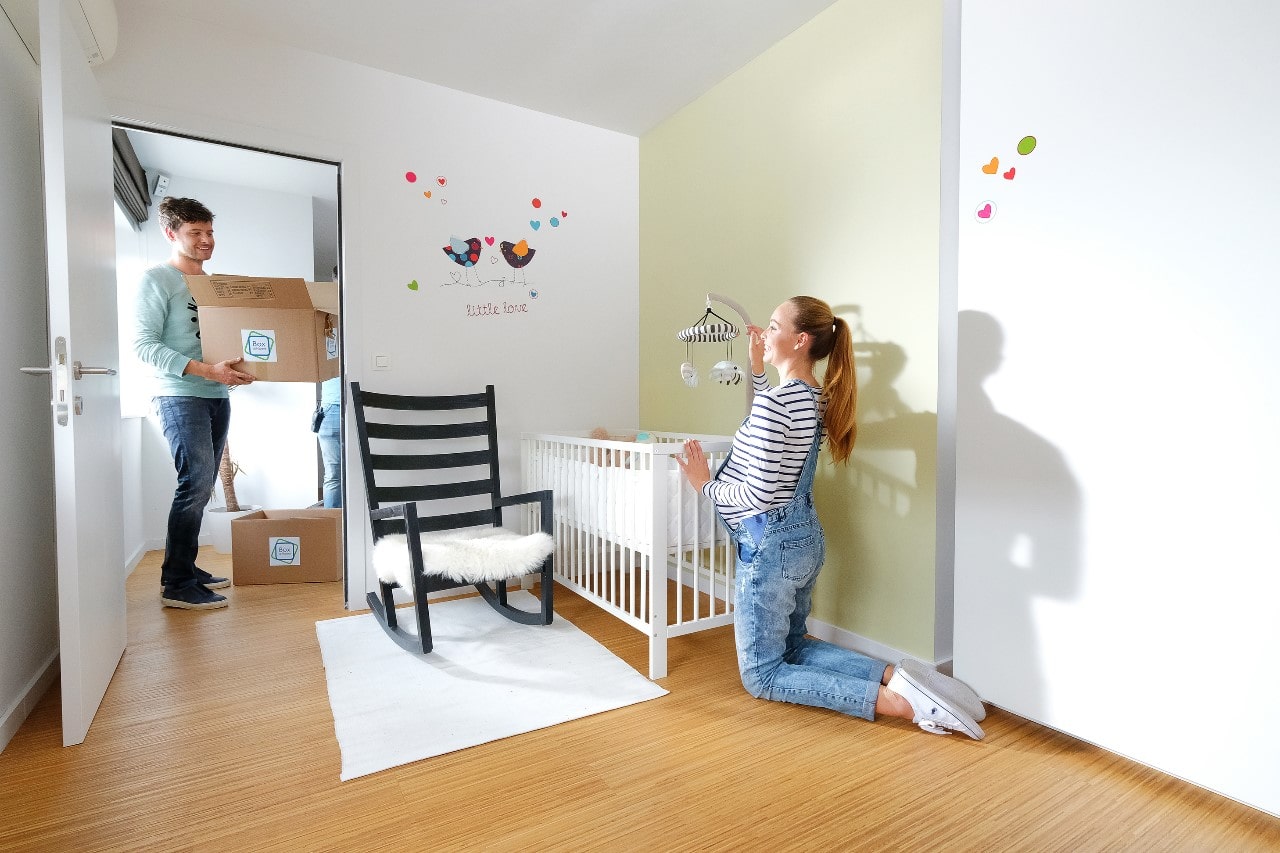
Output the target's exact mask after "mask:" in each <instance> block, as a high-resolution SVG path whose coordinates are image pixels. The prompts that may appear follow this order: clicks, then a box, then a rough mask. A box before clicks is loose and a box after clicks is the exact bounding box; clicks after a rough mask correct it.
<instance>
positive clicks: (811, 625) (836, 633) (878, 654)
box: [807, 616, 951, 675]
mask: <svg viewBox="0 0 1280 853" xmlns="http://www.w3.org/2000/svg"><path fill="white" fill-rule="evenodd" d="M807 627H808V629H809V634H810V635H812V636H814V637H817V638H818V639H819V640H825V641H827V642H828V643H831V644H832V645H835V646H839V647H840V648H842V649H852V650H853V651H855V652H858V653H859V654H863V655H866V656H867V657H869V658H875V659H876V660H882V661H885V662H886V663H891V664H896V663H897V662H898V661H900V660H902V659H903V658H912V659H913V660H918V661H920V662H921V663H923V664H925V665H926V666H930V667H933V668H934V669H936V670H938V672H941V673H944V674H946V675H950V674H951V659H950V658H947V659H946V660H942V661H932V660H925V659H923V658H919V657H916V656H915V655H909V654H907V653H906V652H902V651H899V650H898V649H895V648H894V647H893V646H887V645H885V644H884V643H878V642H876V641H875V640H871V639H868V638H866V637H864V636H862V635H861V634H855V633H854V632H853V631H847V630H845V629H844V628H837V627H836V626H835V625H829V624H827V623H826V622H822V621H820V620H818V619H814V618H813V617H812V616H810V617H809V621H808V623H807Z"/></svg>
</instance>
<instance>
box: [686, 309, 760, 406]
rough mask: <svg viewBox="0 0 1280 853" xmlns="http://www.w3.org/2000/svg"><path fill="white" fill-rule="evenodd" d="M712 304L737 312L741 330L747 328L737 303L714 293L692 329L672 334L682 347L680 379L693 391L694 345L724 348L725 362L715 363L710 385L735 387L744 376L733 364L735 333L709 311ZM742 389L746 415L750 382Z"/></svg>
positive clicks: (695, 382) (735, 329)
mask: <svg viewBox="0 0 1280 853" xmlns="http://www.w3.org/2000/svg"><path fill="white" fill-rule="evenodd" d="M712 301H716V302H720V303H722V304H724V305H727V306H729V307H730V308H732V309H733V310H735V311H737V312H738V316H739V317H741V318H742V324H743V326H744V327H746V326H750V325H751V320H750V319H748V317H747V312H746V311H745V310H743V308H742V306H741V305H739V304H738V303H737V302H734V301H733V300H732V299H728V298H726V297H724V296H719V295H717V294H715V293H708V294H707V310H706V311H705V312H704V313H703V315H702V317H701V318H700V319H699V320H698V322H696V323H694V324H693V325H692V326H690V327H688V328H687V329H681V330H680V331H679V332H677V333H676V338H677V339H678V340H681V341H683V342H684V344H685V362H684V363H683V364H681V365H680V378H681V379H683V380H684V384H686V385H688V386H689V387H690V388H696V387H697V385H698V370H697V368H696V367H695V366H694V364H693V345H694V344H696V343H723V344H724V345H725V358H724V359H722V360H721V361H718V362H716V363H715V365H714V366H713V367H712V368H711V371H710V372H709V373H708V374H707V375H708V376H709V377H710V378H711V379H712V380H713V381H715V382H718V383H720V384H721V385H738V384H741V383H742V380H743V379H744V378H745V376H746V374H745V373H744V372H743V370H742V368H741V367H739V366H738V365H737V364H736V363H735V362H734V361H733V339H734V338H736V337H737V336H738V334H739V329H738V327H737V326H735V325H734V324H733V323H731V322H730V321H728V320H726V319H725V318H724V317H721V316H720V315H719V314H717V313H716V312H715V311H713V310H712V309H711V303H712ZM746 389H747V410H748V411H750V409H751V400H752V398H753V397H754V396H755V393H754V389H753V388H752V387H751V383H750V382H748V383H746Z"/></svg>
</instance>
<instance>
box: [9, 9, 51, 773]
mask: <svg viewBox="0 0 1280 853" xmlns="http://www.w3.org/2000/svg"><path fill="white" fill-rule="evenodd" d="M0 79H3V80H4V85H3V86H0V198H3V199H4V204H0V282H3V283H4V299H5V307H4V311H3V312H0V399H2V400H3V401H4V403H3V405H0V436H2V437H3V440H0V472H3V479H4V488H3V489H0V749H3V748H4V747H5V745H6V744H8V742H9V739H10V738H12V737H13V734H14V732H16V731H17V730H18V726H20V725H21V724H22V721H23V720H24V719H26V716H27V714H28V713H29V712H30V710H31V708H32V706H33V705H34V703H35V701H36V700H38V699H39V698H40V696H41V694H43V693H44V691H45V689H46V688H47V687H48V686H49V684H51V683H52V681H53V678H54V677H55V676H56V675H57V669H56V668H55V667H53V661H54V658H55V656H56V655H57V651H58V610H57V604H58V590H57V566H56V563H55V561H54V536H53V479H52V473H53V445H52V435H51V431H52V421H51V418H50V409H49V400H50V397H51V391H50V385H49V380H48V379H46V378H43V377H31V376H24V375H22V374H21V373H19V372H18V370H17V368H19V367H40V366H45V367H47V366H48V365H49V345H48V336H47V328H46V322H45V316H46V308H45V257H44V245H45V244H44V216H43V211H44V197H43V194H42V190H41V181H40V116H39V109H40V77H39V70H38V69H37V67H36V64H35V62H34V61H33V60H32V58H31V55H30V54H29V53H27V50H26V48H25V47H23V45H22V42H21V41H20V40H19V39H18V35H17V33H15V32H14V30H13V28H12V27H11V26H10V25H9V23H8V21H7V20H0Z"/></svg>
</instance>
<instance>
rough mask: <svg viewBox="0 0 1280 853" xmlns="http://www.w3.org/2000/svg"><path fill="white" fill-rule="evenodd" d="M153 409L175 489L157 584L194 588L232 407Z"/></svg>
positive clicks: (172, 400)
mask: <svg viewBox="0 0 1280 853" xmlns="http://www.w3.org/2000/svg"><path fill="white" fill-rule="evenodd" d="M152 403H153V404H154V405H155V408H156V415H157V416H158V417H159V418H160V426H161V428H162V429H163V430H164V437H165V439H167V440H168V442H169V452H170V453H172V454H173V467H174V468H175V469H176V470H177V472H178V488H177V489H176V490H175V491H174V493H173V505H172V506H171V507H170V508H169V529H168V532H167V533H166V536H165V543H164V562H163V563H161V564H160V581H161V582H162V583H163V584H164V587H165V589H166V590H168V591H172V590H176V589H181V588H183V587H190V586H195V584H196V582H197V581H196V552H197V551H198V550H199V547H200V524H201V522H202V521H203V520H204V508H205V504H207V503H209V497H210V495H212V493H213V484H214V483H215V482H217V479H218V462H219V461H220V460H221V458H222V448H223V447H224V446H226V443H227V429H228V428H229V427H230V425H231V401H230V400H228V399H225V398H213V399H211V398H205V397H155V398H153V399H152Z"/></svg>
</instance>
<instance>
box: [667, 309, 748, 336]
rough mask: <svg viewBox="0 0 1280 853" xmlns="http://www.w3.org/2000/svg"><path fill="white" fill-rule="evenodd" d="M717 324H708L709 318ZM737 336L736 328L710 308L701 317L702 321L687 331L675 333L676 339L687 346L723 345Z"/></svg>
mask: <svg viewBox="0 0 1280 853" xmlns="http://www.w3.org/2000/svg"><path fill="white" fill-rule="evenodd" d="M713 317H714V318H715V319H717V320H719V321H720V322H718V323H708V322H707V321H708V320H709V319H711V318H713ZM737 336H738V327H737V326H735V325H733V324H732V323H730V322H729V321H728V320H726V319H725V318H723V317H721V316H720V315H719V314H717V313H716V312H714V311H712V310H711V309H710V308H708V309H707V311H706V313H705V314H703V315H702V319H700V320H698V322H697V323H695V324H694V325H692V326H690V327H689V328H687V329H681V330H680V331H679V332H676V337H677V338H678V339H679V340H681V341H683V342H684V343H687V344H707V343H717V342H718V343H723V342H725V341H731V340H733V339H734V338H736V337H737Z"/></svg>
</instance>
